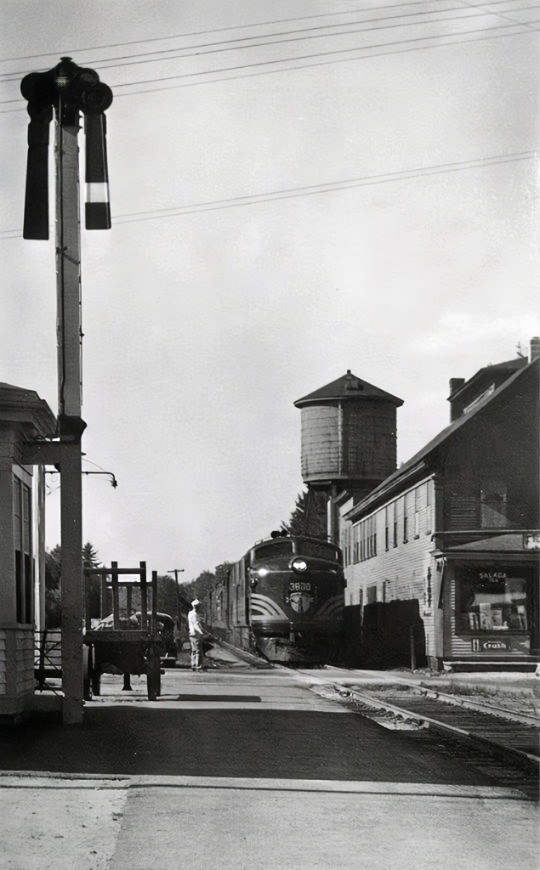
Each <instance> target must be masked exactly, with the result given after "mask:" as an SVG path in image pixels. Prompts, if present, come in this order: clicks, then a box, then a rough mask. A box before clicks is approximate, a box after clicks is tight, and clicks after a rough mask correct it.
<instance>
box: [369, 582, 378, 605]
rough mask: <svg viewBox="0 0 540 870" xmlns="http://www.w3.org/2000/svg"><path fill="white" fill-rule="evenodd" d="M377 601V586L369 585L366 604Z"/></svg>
mask: <svg viewBox="0 0 540 870" xmlns="http://www.w3.org/2000/svg"><path fill="white" fill-rule="evenodd" d="M376 601H377V587H376V586H368V588H367V589H366V604H375V602H376Z"/></svg>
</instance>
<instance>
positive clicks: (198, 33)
mask: <svg viewBox="0 0 540 870" xmlns="http://www.w3.org/2000/svg"><path fill="white" fill-rule="evenodd" d="M423 2H424V0H413V2H412V3H394V4H393V5H391V6H378V7H374V8H373V9H371V10H369V11H371V12H377V11H379V10H380V9H384V10H385V11H386V10H389V9H402V8H408V7H411V6H419V5H421V4H422V3H423ZM463 2H464V0H463ZM508 2H512V0H493V2H492V3H490V4H489V5H490V6H499V5H501V4H507V3H508ZM365 11H366V10H365V9H349V10H347V11H343V12H324V13H321V14H319V15H302V16H300V17H296V18H278V19H274V20H272V21H257V22H255V23H253V24H237V25H233V26H231V27H218V28H214V29H212V30H196V31H192V32H190V33H176V34H173V35H168V36H156V37H151V38H148V39H133V40H130V41H126V40H125V41H123V42H112V43H107V44H105V45H94V46H90V47H89V46H85V47H83V48H66V49H64V48H62V50H61V53H64V54H75V53H78V52H84V51H100V50H101V49H105V48H122V47H123V46H126V45H147V44H150V43H152V44H153V43H156V42H164V41H167V40H172V39H186V38H190V37H192V36H206V35H208V34H210V33H228V32H230V31H233V30H248V29H249V28H250V27H270V26H272V25H273V24H288V23H289V22H291V21H310V20H313V19H318V18H336V17H338V16H340V15H356V14H357V13H360V12H365ZM56 56H57V55H56V53H55V52H53V53H50V52H48V53H47V54H27V55H19V56H17V57H6V58H0V63H10V62H13V61H15V60H35V59H36V58H38V57H43V58H54V57H56Z"/></svg>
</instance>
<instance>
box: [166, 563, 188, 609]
mask: <svg viewBox="0 0 540 870" xmlns="http://www.w3.org/2000/svg"><path fill="white" fill-rule="evenodd" d="M167 570H168V573H169V574H174V580H175V583H176V616H177V618H178V621H180V584H179V582H178V575H179V574H183V573H184V568H168V569H167Z"/></svg>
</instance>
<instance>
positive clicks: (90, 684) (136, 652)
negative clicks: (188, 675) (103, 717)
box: [84, 562, 164, 701]
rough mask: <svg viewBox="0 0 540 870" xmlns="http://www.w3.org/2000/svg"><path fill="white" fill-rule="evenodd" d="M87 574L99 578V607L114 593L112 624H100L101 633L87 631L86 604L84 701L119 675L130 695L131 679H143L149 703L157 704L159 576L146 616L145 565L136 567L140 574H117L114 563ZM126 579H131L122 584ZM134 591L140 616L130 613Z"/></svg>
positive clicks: (133, 571)
mask: <svg viewBox="0 0 540 870" xmlns="http://www.w3.org/2000/svg"><path fill="white" fill-rule="evenodd" d="M85 574H86V575H87V576H88V575H92V574H94V575H95V574H99V575H101V601H102V607H103V606H104V605H105V603H106V602H107V601H108V599H109V598H110V594H111V592H112V618H111V617H109V618H108V619H105V620H102V621H101V623H100V625H99V628H92V627H91V622H90V616H89V613H90V608H89V606H88V603H87V607H86V613H87V619H86V630H85V635H84V643H85V645H86V648H87V655H86V656H85V659H86V661H85V669H84V698H85V700H90V699H91V698H92V695H99V694H100V692H101V675H102V674H104V673H116V674H119V673H120V674H123V677H124V686H123V688H124V690H125V689H131V685H130V680H129V678H130V675H132V674H137V675H138V676H140V675H141V674H146V681H147V691H148V699H149V700H150V701H155V700H156V699H157V698H158V697H159V695H160V694H161V653H162V650H163V646H164V644H163V639H162V637H161V633H160V630H159V625H158V618H157V572H156V571H153V572H152V586H151V592H152V595H151V602H152V604H151V609H150V612H149V611H148V584H147V580H146V563H145V562H140V564H139V568H119V567H118V563H117V562H111V567H110V568H87V569H85ZM124 575H129V576H130V578H131V579H125V580H124V579H122V580H121V579H120V577H121V576H124ZM133 577H138V579H135V580H134V579H133ZM121 587H127V589H126V592H127V595H126V598H127V604H126V606H125V608H124V611H125V612H124V615H122V613H121V609H120V588H121ZM135 588H138V589H140V611H139V612H138V613H137V614H136V615H135V613H134V612H132V609H131V602H132V598H133V590H134V589H135ZM87 594H88V592H87Z"/></svg>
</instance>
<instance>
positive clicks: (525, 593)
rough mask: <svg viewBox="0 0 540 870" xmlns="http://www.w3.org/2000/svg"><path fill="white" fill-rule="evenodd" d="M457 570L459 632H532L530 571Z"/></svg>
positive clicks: (465, 568)
mask: <svg viewBox="0 0 540 870" xmlns="http://www.w3.org/2000/svg"><path fill="white" fill-rule="evenodd" d="M456 570H457V586H456V593H457V596H458V602H457V603H458V626H457V627H458V630H461V631H464V632H474V633H477V632H482V631H490V632H505V631H511V632H516V631H528V629H529V627H530V615H529V607H530V602H529V575H528V571H527V569H521V570H519V569H516V568H514V567H512V568H511V569H510V568H508V569H506V568H505V567H504V566H503V568H502V569H500V568H493V567H488V568H482V567H480V568H476V567H475V568H472V567H471V568H469V567H463V568H461V569H456Z"/></svg>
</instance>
